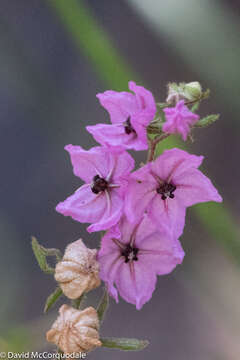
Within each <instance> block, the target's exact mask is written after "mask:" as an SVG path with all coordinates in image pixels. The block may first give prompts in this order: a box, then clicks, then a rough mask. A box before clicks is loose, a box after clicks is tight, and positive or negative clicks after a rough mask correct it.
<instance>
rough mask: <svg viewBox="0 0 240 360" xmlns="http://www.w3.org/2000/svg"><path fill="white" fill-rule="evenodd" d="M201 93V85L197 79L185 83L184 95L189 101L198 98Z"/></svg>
mask: <svg viewBox="0 0 240 360" xmlns="http://www.w3.org/2000/svg"><path fill="white" fill-rule="evenodd" d="M201 95H202V87H201V84H200V83H199V82H198V81H193V82H190V83H188V84H186V85H185V87H184V96H185V97H186V98H187V99H188V100H189V101H194V100H197V99H200V98H201Z"/></svg>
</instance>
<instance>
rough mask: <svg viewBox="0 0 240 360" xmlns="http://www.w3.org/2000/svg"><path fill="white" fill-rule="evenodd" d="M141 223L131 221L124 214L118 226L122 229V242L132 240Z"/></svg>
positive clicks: (126, 242) (125, 242)
mask: <svg viewBox="0 0 240 360" xmlns="http://www.w3.org/2000/svg"><path fill="white" fill-rule="evenodd" d="M138 227H139V223H135V222H130V221H128V219H127V218H126V216H122V217H121V219H120V221H119V223H118V228H119V230H120V238H121V243H123V244H128V243H129V242H130V240H131V237H132V235H134V234H135V233H136V230H137V228H138Z"/></svg>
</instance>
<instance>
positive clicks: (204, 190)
mask: <svg viewBox="0 0 240 360" xmlns="http://www.w3.org/2000/svg"><path fill="white" fill-rule="evenodd" d="M175 183H176V184H177V189H176V190H175V192H174V194H175V197H176V198H178V199H179V201H180V202H181V203H182V204H184V206H191V205H194V204H197V203H201V202H207V201H216V202H222V197H221V196H220V195H219V193H218V191H217V190H216V188H215V187H214V186H213V184H212V182H211V181H210V180H209V179H208V178H207V177H206V176H205V175H204V174H202V172H201V171H199V170H197V169H190V170H188V171H186V172H184V173H182V174H180V175H179V176H177V177H176V178H175Z"/></svg>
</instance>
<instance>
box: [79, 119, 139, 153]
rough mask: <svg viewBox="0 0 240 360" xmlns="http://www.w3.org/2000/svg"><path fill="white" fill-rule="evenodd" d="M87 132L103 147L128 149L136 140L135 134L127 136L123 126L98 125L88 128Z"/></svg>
mask: <svg viewBox="0 0 240 360" xmlns="http://www.w3.org/2000/svg"><path fill="white" fill-rule="evenodd" d="M86 129H87V131H88V132H89V133H90V134H92V136H93V137H94V139H95V140H96V141H97V142H99V143H100V144H102V145H111V146H122V147H126V148H127V147H128V146H129V144H130V145H131V142H132V141H133V140H134V134H129V135H128V134H126V133H125V130H124V126H123V125H122V124H113V125H109V124H97V125H93V126H87V127H86Z"/></svg>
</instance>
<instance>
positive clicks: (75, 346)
mask: <svg viewBox="0 0 240 360" xmlns="http://www.w3.org/2000/svg"><path fill="white" fill-rule="evenodd" d="M59 314H60V315H59V316H58V318H57V320H56V321H55V322H54V323H53V325H52V328H51V329H50V330H49V331H48V332H47V334H46V337H47V341H49V342H51V343H53V344H55V345H57V346H58V347H59V348H60V349H61V350H62V351H63V352H64V353H65V354H72V353H79V352H89V351H91V350H93V349H95V348H96V347H98V346H101V345H102V343H101V341H100V340H99V332H98V331H99V320H98V315H97V312H96V310H95V309H94V308H93V307H88V308H86V309H84V310H82V311H80V310H76V309H74V308H72V307H70V306H68V305H62V306H61V307H60V309H59Z"/></svg>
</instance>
